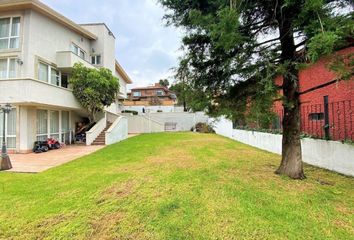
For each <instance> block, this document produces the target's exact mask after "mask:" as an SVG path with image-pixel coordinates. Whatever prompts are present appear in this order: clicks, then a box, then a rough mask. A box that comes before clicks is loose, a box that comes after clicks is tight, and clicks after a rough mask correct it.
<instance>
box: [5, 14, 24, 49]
mask: <svg viewBox="0 0 354 240" xmlns="http://www.w3.org/2000/svg"><path fill="white" fill-rule="evenodd" d="M19 45H20V17H14V18H2V19H0V49H9V48H10V49H12V48H19Z"/></svg>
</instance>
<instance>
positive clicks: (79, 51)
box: [71, 43, 86, 59]
mask: <svg viewBox="0 0 354 240" xmlns="http://www.w3.org/2000/svg"><path fill="white" fill-rule="evenodd" d="M71 51H72V52H73V53H75V54H76V55H78V56H79V57H81V58H82V59H85V54H86V53H85V51H84V50H82V49H81V48H80V47H78V46H77V45H75V44H73V43H72V44H71Z"/></svg>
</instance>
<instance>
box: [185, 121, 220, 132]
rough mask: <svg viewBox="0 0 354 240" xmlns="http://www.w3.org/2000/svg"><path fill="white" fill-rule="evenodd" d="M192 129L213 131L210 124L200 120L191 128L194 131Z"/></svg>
mask: <svg viewBox="0 0 354 240" xmlns="http://www.w3.org/2000/svg"><path fill="white" fill-rule="evenodd" d="M194 129H195V130H196V132H199V133H215V131H214V129H213V128H212V127H211V126H210V125H208V124H207V123H202V122H199V123H197V124H196V125H195V126H194V127H192V129H191V130H192V131H194Z"/></svg>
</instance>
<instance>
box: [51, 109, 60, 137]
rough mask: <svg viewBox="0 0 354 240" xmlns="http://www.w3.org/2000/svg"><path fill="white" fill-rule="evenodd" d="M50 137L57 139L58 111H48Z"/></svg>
mask: <svg viewBox="0 0 354 240" xmlns="http://www.w3.org/2000/svg"><path fill="white" fill-rule="evenodd" d="M49 119H50V137H51V138H55V139H57V140H59V111H50V116H49Z"/></svg>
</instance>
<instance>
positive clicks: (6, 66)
mask: <svg viewBox="0 0 354 240" xmlns="http://www.w3.org/2000/svg"><path fill="white" fill-rule="evenodd" d="M16 77H17V63H16V59H15V58H3V59H0V79H8V78H16Z"/></svg>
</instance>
